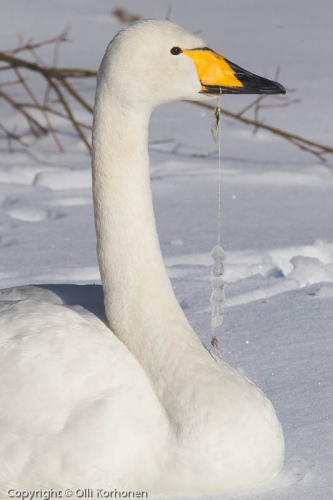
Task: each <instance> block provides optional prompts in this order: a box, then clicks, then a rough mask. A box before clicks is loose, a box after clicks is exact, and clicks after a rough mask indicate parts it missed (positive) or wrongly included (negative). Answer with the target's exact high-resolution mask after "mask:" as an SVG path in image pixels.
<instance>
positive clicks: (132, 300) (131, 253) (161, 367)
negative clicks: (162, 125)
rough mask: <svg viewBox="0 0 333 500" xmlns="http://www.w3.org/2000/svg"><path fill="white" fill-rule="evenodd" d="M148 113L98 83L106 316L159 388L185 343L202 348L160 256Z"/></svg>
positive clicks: (98, 205)
mask: <svg viewBox="0 0 333 500" xmlns="http://www.w3.org/2000/svg"><path fill="white" fill-rule="evenodd" d="M150 114H151V109H149V108H147V107H145V106H139V105H138V106H135V105H134V106H133V107H131V106H127V105H125V104H122V103H121V102H119V100H118V99H117V98H116V95H112V92H110V90H109V89H106V88H104V87H103V86H102V85H100V86H99V90H98V92H97V97H96V104H95V117H94V130H93V163H92V164H93V192H94V206H95V224H96V231H97V240H98V259H99V265H100V271H101V277H102V283H103V289H104V294H105V308H106V315H107V319H108V321H109V324H110V327H111V329H112V330H113V332H114V333H115V334H116V335H117V336H118V337H119V338H120V339H121V340H122V341H123V342H124V344H125V345H126V346H127V347H128V348H129V349H130V350H131V352H132V353H133V354H134V355H135V356H136V357H137V359H138V360H139V362H140V363H141V364H142V366H143V367H144V369H145V370H146V372H147V373H148V375H149V377H150V378H151V380H152V382H153V384H155V385H156V390H157V392H158V393H160V395H162V393H163V391H164V388H165V387H166V386H168V387H170V385H172V380H174V378H175V376H176V374H175V371H177V366H180V365H181V364H182V363H183V362H184V360H185V358H186V357H187V356H188V354H189V353H188V349H190V350H191V351H192V356H191V359H194V357H195V356H194V351H198V355H199V356H200V357H202V351H204V353H205V350H204V349H202V346H201V343H200V342H199V340H198V339H197V337H196V335H195V334H194V332H193V331H192V329H191V327H190V325H189V324H188V322H187V320H186V317H185V316H184V314H183V311H182V309H181V308H180V306H179V305H178V302H177V300H176V298H175V296H174V293H173V290H172V286H171V283H170V281H169V278H168V276H167V273H166V269H165V267H164V264H163V259H162V254H161V250H160V245H159V241H158V236H157V231H156V225H155V218H154V212H153V204H152V195H151V189H150V177H149V158H148V123H149V118H150ZM177 384H178V385H179V381H177ZM162 397H163V396H162Z"/></svg>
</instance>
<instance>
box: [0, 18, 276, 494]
mask: <svg viewBox="0 0 333 500" xmlns="http://www.w3.org/2000/svg"><path fill="white" fill-rule="evenodd" d="M205 45H206V44H205V42H204V41H203V40H202V39H200V38H198V37H196V36H194V35H192V34H190V33H187V32H186V31H185V30H183V29H182V28H180V27H179V26H176V25H174V24H172V23H169V22H167V21H142V22H138V23H134V24H132V25H130V26H129V27H128V28H127V29H126V30H124V31H122V32H120V34H118V35H117V36H116V37H115V39H114V40H113V41H112V42H111V44H110V45H109V47H108V49H107V51H106V54H105V56H104V59H103V61H102V64H101V68H100V71H99V77H98V86H97V92H96V104H95V114H94V132H93V189H94V206H95V224H96V231H97V237H98V258H99V264H100V270H101V276H102V283H103V289H104V295H105V310H106V315H107V319H108V323H109V325H110V328H111V330H110V329H109V328H108V327H107V326H106V325H105V324H104V323H103V322H102V321H101V320H100V319H98V317H97V316H95V315H94V314H92V313H91V312H89V311H87V310H85V309H83V308H80V307H74V306H73V307H72V306H66V305H64V304H63V303H62V301H61V300H60V298H59V297H58V296H57V295H56V294H53V293H52V292H50V291H47V290H45V289H38V288H33V287H32V288H29V287H25V288H21V289H20V288H18V289H12V290H5V291H3V292H2V294H1V295H0V299H1V300H2V302H1V308H0V346H1V347H0V384H1V385H0V389H1V390H0V422H1V430H0V490H1V491H3V492H6V491H7V489H8V488H9V487H11V488H16V489H37V488H41V487H44V488H51V487H57V488H65V487H66V488H83V487H89V488H98V487H99V488H107V489H114V488H117V489H118V490H121V489H122V490H139V489H141V490H148V491H150V492H152V493H204V492H205V493H207V492H218V491H223V490H227V489H232V488H237V487H243V486H249V485H251V484H256V483H258V482H262V481H264V480H266V479H268V478H270V477H272V476H274V475H275V474H277V473H278V472H279V470H280V469H281V467H282V464H283V456H284V441H283V435H282V430H281V426H280V424H279V422H278V420H277V417H276V415H275V411H274V409H273V407H272V405H271V404H270V402H269V401H268V399H267V398H266V397H265V396H264V395H263V393H262V392H261V391H260V390H259V389H258V388H257V387H256V386H255V385H254V384H252V383H251V382H250V381H249V380H248V379H247V378H246V377H244V376H243V375H241V374H240V373H238V372H237V371H236V370H234V369H233V368H231V367H230V366H228V365H227V364H226V363H224V362H222V361H221V360H219V359H215V358H214V357H212V355H211V354H210V353H209V352H208V351H207V350H206V349H205V348H204V347H203V346H202V344H201V342H200V341H199V339H198V338H197V336H196V335H195V333H194V332H193V330H192V328H191V327H190V325H189V323H188V322H187V319H186V318H185V316H184V314H183V311H182V309H181V308H180V306H179V305H178V303H177V301H176V299H175V296H174V294H173V290H172V287H171V285H170V282H169V279H168V277H167V274H166V271H165V267H164V265H163V259H162V255H161V251H160V247H159V242H158V237H157V233H156V227H155V220H154V214H153V207H152V199H151V192H150V185H149V160H148V150H147V142H148V123H149V117H150V114H151V111H152V110H153V108H154V107H156V106H157V105H159V104H162V103H165V102H169V101H173V100H178V99H193V100H203V99H207V98H209V96H207V95H204V94H202V93H199V92H200V91H201V89H202V87H201V83H200V80H199V78H198V73H197V71H196V66H195V64H194V63H193V60H191V58H190V57H188V56H187V55H186V54H184V53H181V54H179V55H173V54H172V53H170V49H171V48H172V47H175V46H177V47H181V48H185V49H189V50H191V49H197V48H200V47H205Z"/></svg>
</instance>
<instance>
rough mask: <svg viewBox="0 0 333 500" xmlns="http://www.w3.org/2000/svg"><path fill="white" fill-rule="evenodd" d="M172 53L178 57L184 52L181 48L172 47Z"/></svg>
mask: <svg viewBox="0 0 333 500" xmlns="http://www.w3.org/2000/svg"><path fill="white" fill-rule="evenodd" d="M170 52H171V54H172V55H173V56H178V54H180V53H181V52H183V51H182V49H181V48H179V47H172V49H171V50H170Z"/></svg>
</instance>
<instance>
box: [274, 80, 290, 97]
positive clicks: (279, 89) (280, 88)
mask: <svg viewBox="0 0 333 500" xmlns="http://www.w3.org/2000/svg"><path fill="white" fill-rule="evenodd" d="M275 85H276V87H277V92H276V93H277V94H283V95H284V94H286V92H287V91H286V89H285V87H284V86H283V85H281V83H278V82H275Z"/></svg>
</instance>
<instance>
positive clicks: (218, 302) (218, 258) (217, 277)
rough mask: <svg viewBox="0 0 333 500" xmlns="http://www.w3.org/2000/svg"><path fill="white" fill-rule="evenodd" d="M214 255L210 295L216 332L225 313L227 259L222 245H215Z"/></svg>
mask: <svg viewBox="0 0 333 500" xmlns="http://www.w3.org/2000/svg"><path fill="white" fill-rule="evenodd" d="M212 257H213V259H214V264H213V267H212V270H211V274H212V280H211V283H212V294H211V296H210V304H211V308H212V329H213V333H214V330H215V328H218V327H219V326H221V325H222V323H223V314H224V303H225V295H224V281H223V272H224V266H223V262H224V261H225V254H224V251H223V248H221V247H220V246H216V247H214V248H213V250H212ZM213 336H214V335H213Z"/></svg>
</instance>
